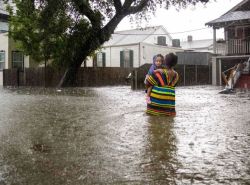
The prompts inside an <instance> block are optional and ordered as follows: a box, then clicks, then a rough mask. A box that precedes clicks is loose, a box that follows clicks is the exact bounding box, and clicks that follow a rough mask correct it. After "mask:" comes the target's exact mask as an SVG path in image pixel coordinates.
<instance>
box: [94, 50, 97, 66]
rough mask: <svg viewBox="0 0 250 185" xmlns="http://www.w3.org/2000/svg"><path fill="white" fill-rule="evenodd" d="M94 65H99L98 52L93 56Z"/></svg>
mask: <svg viewBox="0 0 250 185" xmlns="http://www.w3.org/2000/svg"><path fill="white" fill-rule="evenodd" d="M93 67H97V53H95V55H94V58H93Z"/></svg>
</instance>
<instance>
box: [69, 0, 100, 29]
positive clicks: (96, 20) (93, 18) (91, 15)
mask: <svg viewBox="0 0 250 185" xmlns="http://www.w3.org/2000/svg"><path fill="white" fill-rule="evenodd" d="M73 2H74V3H75V5H76V7H77V9H78V11H79V12H80V13H81V14H82V15H85V16H86V17H87V18H88V19H89V20H90V22H91V24H92V27H94V28H101V18H100V16H101V14H99V13H98V12H94V11H93V10H92V9H91V7H90V5H89V3H88V2H87V1H84V0H73Z"/></svg>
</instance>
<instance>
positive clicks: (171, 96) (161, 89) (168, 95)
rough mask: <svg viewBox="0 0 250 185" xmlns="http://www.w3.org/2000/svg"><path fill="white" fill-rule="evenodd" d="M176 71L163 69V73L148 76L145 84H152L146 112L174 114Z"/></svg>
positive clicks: (177, 77)
mask: <svg viewBox="0 0 250 185" xmlns="http://www.w3.org/2000/svg"><path fill="white" fill-rule="evenodd" d="M178 79H179V76H178V73H177V72H175V71H174V70H171V69H163V73H158V72H157V73H154V74H153V75H150V76H148V78H147V83H146V85H147V86H148V87H149V86H153V88H152V91H151V93H150V101H151V103H150V104H147V111H146V112H147V113H148V114H152V115H165V116H175V115H176V112H175V85H176V84H177V82H178Z"/></svg>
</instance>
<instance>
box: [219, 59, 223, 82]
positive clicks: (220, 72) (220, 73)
mask: <svg viewBox="0 0 250 185" xmlns="http://www.w3.org/2000/svg"><path fill="white" fill-rule="evenodd" d="M221 75H222V71H221V59H219V76H218V77H219V79H218V80H219V85H220V86H222V80H221Z"/></svg>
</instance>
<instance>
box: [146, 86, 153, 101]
mask: <svg viewBox="0 0 250 185" xmlns="http://www.w3.org/2000/svg"><path fill="white" fill-rule="evenodd" d="M152 88H153V86H150V87H148V89H147V96H146V102H147V104H150V103H151V101H150V93H151V90H152Z"/></svg>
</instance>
